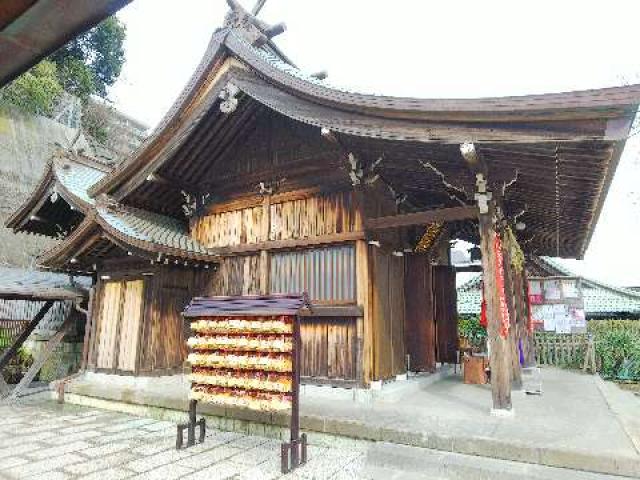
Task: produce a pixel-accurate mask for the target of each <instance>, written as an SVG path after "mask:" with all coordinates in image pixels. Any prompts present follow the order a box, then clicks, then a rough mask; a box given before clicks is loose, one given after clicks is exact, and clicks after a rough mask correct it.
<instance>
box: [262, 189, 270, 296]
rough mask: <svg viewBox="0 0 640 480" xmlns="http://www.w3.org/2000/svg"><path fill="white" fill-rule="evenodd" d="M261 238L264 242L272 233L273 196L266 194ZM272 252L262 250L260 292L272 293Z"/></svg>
mask: <svg viewBox="0 0 640 480" xmlns="http://www.w3.org/2000/svg"><path fill="white" fill-rule="evenodd" d="M260 228H261V239H262V241H263V242H268V241H269V235H270V233H271V196H270V195H265V196H264V198H263V200H262V224H261V226H260ZM270 260H271V259H270V254H269V251H268V250H261V251H260V294H262V295H268V294H269V293H271V286H270V285H269V276H270V273H271V272H270V268H271V267H270Z"/></svg>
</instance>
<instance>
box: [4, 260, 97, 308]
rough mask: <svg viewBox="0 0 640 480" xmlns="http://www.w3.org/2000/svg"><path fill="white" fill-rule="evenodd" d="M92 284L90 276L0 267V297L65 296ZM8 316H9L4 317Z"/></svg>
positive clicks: (76, 292) (52, 297)
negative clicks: (70, 275) (72, 278)
mask: <svg viewBox="0 0 640 480" xmlns="http://www.w3.org/2000/svg"><path fill="white" fill-rule="evenodd" d="M90 286H91V279H90V278H88V277H77V276H76V277H74V280H73V282H72V281H71V279H70V277H69V275H65V274H61V273H52V272H43V271H39V270H27V269H23V268H16V267H0V298H2V297H3V296H5V295H10V296H11V295H24V296H25V297H28V296H36V297H37V296H42V297H43V298H51V299H54V298H58V297H59V298H65V297H68V296H69V295H73V294H78V292H80V291H81V290H86V289H87V288H89V287H90ZM4 318H8V317H4Z"/></svg>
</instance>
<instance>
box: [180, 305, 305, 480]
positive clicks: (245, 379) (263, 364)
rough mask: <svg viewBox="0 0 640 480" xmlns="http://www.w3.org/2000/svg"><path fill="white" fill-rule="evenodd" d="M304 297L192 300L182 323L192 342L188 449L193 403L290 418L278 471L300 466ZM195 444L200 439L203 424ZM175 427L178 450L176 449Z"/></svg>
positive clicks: (302, 450)
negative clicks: (187, 324)
mask: <svg viewBox="0 0 640 480" xmlns="http://www.w3.org/2000/svg"><path fill="white" fill-rule="evenodd" d="M308 307H309V301H308V299H307V296H306V294H299V295H269V296H241V297H208V298H194V299H193V300H192V301H191V303H190V304H189V305H188V306H187V308H186V309H185V312H184V316H185V318H186V319H187V320H189V321H190V328H191V332H192V336H191V337H190V338H189V340H188V345H189V347H190V349H191V353H190V354H189V357H188V361H189V363H190V364H191V366H192V370H191V374H190V375H189V380H190V381H191V391H190V393H189V398H190V399H191V401H190V413H191V421H190V423H189V425H187V426H186V427H187V428H188V429H189V446H190V445H193V444H194V438H195V434H194V432H193V429H194V427H195V423H196V422H195V408H196V402H203V403H212V404H214V405H219V406H222V407H240V408H247V409H250V410H257V411H261V412H281V411H290V412H291V420H290V422H289V425H290V438H289V442H287V443H283V444H282V449H281V458H280V463H281V470H282V473H288V472H290V471H291V470H292V469H295V468H297V467H298V466H299V465H301V464H304V463H306V462H307V437H306V435H305V434H302V435H300V321H299V317H298V315H299V313H300V311H301V310H302V308H308ZM199 423H200V441H201V442H202V441H203V440H204V419H201V420H200V421H199ZM183 428H185V426H179V427H178V441H177V446H178V448H180V446H181V444H182V429H183Z"/></svg>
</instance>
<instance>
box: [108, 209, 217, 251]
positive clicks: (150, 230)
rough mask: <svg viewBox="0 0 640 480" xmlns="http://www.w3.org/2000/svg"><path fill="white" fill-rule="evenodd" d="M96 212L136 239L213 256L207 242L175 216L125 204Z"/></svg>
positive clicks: (110, 223)
mask: <svg viewBox="0 0 640 480" xmlns="http://www.w3.org/2000/svg"><path fill="white" fill-rule="evenodd" d="M97 211H98V214H99V216H100V218H101V219H103V220H104V221H105V222H106V223H107V224H108V225H109V226H111V227H112V228H114V229H115V230H117V231H118V232H121V233H122V234H123V235H126V236H127V237H129V238H132V239H134V240H138V241H142V242H148V243H153V244H156V245H160V246H163V247H168V248H174V249H177V250H182V251H184V252H189V253H195V254H199V255H211V252H210V251H209V250H208V249H207V248H206V247H205V246H204V245H202V244H201V243H199V242H198V241H196V240H194V239H193V238H191V237H190V236H189V234H188V232H187V229H186V226H185V225H183V224H182V223H181V222H179V221H178V220H176V219H174V218H171V217H167V216H165V215H159V214H157V213H153V212H148V211H145V210H140V209H137V208H131V207H123V206H117V207H115V208H109V207H104V206H99V207H98V208H97Z"/></svg>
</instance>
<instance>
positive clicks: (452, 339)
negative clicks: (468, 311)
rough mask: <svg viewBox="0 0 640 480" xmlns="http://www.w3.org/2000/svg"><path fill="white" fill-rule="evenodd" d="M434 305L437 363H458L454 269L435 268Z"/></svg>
mask: <svg viewBox="0 0 640 480" xmlns="http://www.w3.org/2000/svg"><path fill="white" fill-rule="evenodd" d="M433 305H434V315H435V320H436V342H437V361H438V362H441V363H456V362H457V350H458V315H457V312H458V310H457V297H456V272H455V270H454V268H453V267H450V266H447V265H436V266H434V267H433Z"/></svg>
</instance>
